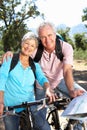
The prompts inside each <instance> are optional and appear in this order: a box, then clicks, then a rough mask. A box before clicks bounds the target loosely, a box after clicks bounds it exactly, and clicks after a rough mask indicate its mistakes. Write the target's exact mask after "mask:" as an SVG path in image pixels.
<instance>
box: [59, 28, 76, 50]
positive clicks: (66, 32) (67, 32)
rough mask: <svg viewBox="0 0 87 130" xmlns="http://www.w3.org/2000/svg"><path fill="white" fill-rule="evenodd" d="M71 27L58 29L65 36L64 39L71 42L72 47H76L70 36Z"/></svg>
mask: <svg viewBox="0 0 87 130" xmlns="http://www.w3.org/2000/svg"><path fill="white" fill-rule="evenodd" d="M69 31H70V28H69V27H66V29H58V30H57V32H58V33H59V34H60V35H61V36H62V37H63V39H64V41H66V42H68V43H70V44H71V45H72V47H73V48H74V44H73V41H72V39H71V38H70V36H69Z"/></svg>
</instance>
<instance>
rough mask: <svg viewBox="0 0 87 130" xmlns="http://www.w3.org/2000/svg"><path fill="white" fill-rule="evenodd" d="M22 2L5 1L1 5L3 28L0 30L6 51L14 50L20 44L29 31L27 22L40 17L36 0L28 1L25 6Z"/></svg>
mask: <svg viewBox="0 0 87 130" xmlns="http://www.w3.org/2000/svg"><path fill="white" fill-rule="evenodd" d="M21 1H22V0H3V1H2V2H1V3H0V21H1V22H2V23H3V26H2V27H1V28H0V33H1V32H3V33H2V44H3V46H4V51H5V52H6V51H7V50H14V51H17V48H18V47H19V44H20V39H21V38H22V36H23V35H24V33H25V32H26V31H27V27H26V25H25V24H24V22H25V20H27V19H29V18H31V17H33V18H35V17H36V16H38V15H40V12H39V11H38V8H37V6H36V5H35V1H36V0H33V1H31V0H27V1H26V2H25V3H24V4H22V3H21Z"/></svg>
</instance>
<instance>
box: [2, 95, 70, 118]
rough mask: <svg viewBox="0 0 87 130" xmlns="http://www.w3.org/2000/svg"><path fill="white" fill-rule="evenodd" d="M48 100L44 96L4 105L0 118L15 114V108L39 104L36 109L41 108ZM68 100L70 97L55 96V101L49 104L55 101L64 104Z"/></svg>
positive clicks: (59, 104)
mask: <svg viewBox="0 0 87 130" xmlns="http://www.w3.org/2000/svg"><path fill="white" fill-rule="evenodd" d="M48 102H49V98H48V97H46V98H43V99H40V100H36V101H32V102H23V103H21V104H19V105H15V106H8V107H5V113H6V112H7V113H6V114H4V115H2V116H1V117H0V118H3V117H4V116H7V115H8V114H16V113H15V109H17V108H29V107H30V106H32V105H41V106H40V107H38V109H37V110H40V109H42V108H43V107H46V106H47V105H48ZM69 102H70V99H69V98H57V99H56V101H55V102H52V103H51V104H54V105H55V103H57V104H58V106H59V107H60V106H61V104H62V105H63V104H64V105H65V104H67V103H69Z"/></svg>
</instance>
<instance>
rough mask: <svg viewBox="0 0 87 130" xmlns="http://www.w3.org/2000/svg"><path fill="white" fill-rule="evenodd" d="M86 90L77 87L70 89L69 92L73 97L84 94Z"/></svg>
mask: <svg viewBox="0 0 87 130" xmlns="http://www.w3.org/2000/svg"><path fill="white" fill-rule="evenodd" d="M84 92H85V91H84V90H81V89H75V90H72V91H69V94H70V96H71V97H72V98H75V97H77V96H80V95H83V93H84Z"/></svg>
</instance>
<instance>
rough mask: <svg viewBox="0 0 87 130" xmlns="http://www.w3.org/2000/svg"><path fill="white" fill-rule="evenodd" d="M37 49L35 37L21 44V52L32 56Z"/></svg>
mask: <svg viewBox="0 0 87 130" xmlns="http://www.w3.org/2000/svg"><path fill="white" fill-rule="evenodd" d="M35 49H36V41H35V40H34V39H27V40H25V41H24V42H23V43H22V45H21V52H22V53H23V54H24V55H26V56H30V55H31V54H32V53H33V52H34V50H35Z"/></svg>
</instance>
